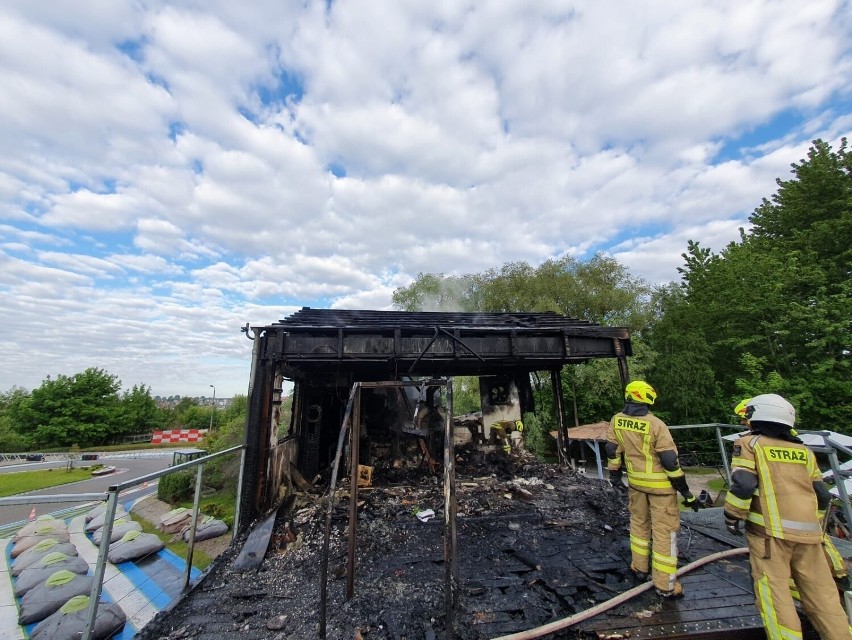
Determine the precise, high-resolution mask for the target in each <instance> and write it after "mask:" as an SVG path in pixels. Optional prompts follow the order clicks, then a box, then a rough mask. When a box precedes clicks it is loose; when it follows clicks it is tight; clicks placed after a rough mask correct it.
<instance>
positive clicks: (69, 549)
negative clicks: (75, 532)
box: [12, 538, 77, 576]
mask: <svg viewBox="0 0 852 640" xmlns="http://www.w3.org/2000/svg"><path fill="white" fill-rule="evenodd" d="M55 551H56V552H59V553H64V554H65V555H66V556H76V555H77V547H76V546H74V544H73V543H71V542H59V540H57V539H56V538H47V539H46V540H42V541H41V542H39V543H38V544H36V545H35V546H33V547H32V548H30V549H27V550H26V551H25V552H24V553H22V554H21V555H19V556H18V557H17V558H15V560H13V561H12V575H13V576H18V575H20V573H21V571H23V570H24V569H26V568H27V567H29V566H31V565H33V564H34V563H36V562H38V561H39V560H41V559H42V558H43V557H44V556H46V555H47V554H48V553H53V552H55Z"/></svg>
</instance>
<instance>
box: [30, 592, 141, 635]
mask: <svg viewBox="0 0 852 640" xmlns="http://www.w3.org/2000/svg"><path fill="white" fill-rule="evenodd" d="M89 602H90V599H89V596H74V597H73V598H71V599H70V600H68V602H66V603H65V604H64V605H62V607H61V608H60V609H59V611H57V612H56V613H53V614H51V615H50V616H49V617H47V618H45V619H44V620H42V621H41V622H40V623H39V624H38V625H37V626H36V628H35V629H33V632H32V635H31V636H30V638H32V640H78V639H79V638H81V637H83V631H84V629H85V628H86V616H87V615H88V613H89ZM125 622H127V616H126V615H125V614H124V611H122V610H121V607H119V606H118V605H117V604H113V603H107V602H104V601H101V602H99V603H98V615H97V617H96V618H95V628H94V629H93V630H92V633H91V635H90V636H89V637H90V638H91V639H92V640H106V638H109V637H111V636H113V635H115V634H116V633H118V632H119V631H120V630H121V628H122V627H123V626H124V623H125Z"/></svg>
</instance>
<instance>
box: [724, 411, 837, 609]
mask: <svg viewBox="0 0 852 640" xmlns="http://www.w3.org/2000/svg"><path fill="white" fill-rule="evenodd" d="M749 402H751V398H746V399H744V400H741V401H740V402H739V403H738V404H737V405H736V406H735V407H734V413H736V414H737V416H739V419H740V424H742V425H744V426H747V427H749V428H751V427H750V426H749V422H748V419H747V418H746V407H748V404H749ZM790 434H791V435H793V436H797V435H798V433H796V430H795V429H790ZM825 511H826V509H820V510H819V511H818V512H817V517H818V518H819V520H820V522H824V521H825ZM822 550H823V553H824V554H825V559H826V560H827V561H828V566H829V568H830V569H831V575H832V577H833V578H834V583H835V584H836V585H837V588H838V589H839V590H840V591H849V589H850V587H852V582H850V580H849V572H848V570H847V569H846V561H845V560H844V559H843V556H842V555H840V552H839V551H838V550H837V547H835V546H834V543H833V542H832V541H831V537H830V536H829V535H828V534H827V533H825V530H824V528H823V534H822ZM790 590H791V592H792V594H793V597H794V598H795V599H796V600H801V598H800V597H799V590H798V589H797V588H796V585H795V584H791V585H790Z"/></svg>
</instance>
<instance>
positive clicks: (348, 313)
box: [252, 307, 632, 379]
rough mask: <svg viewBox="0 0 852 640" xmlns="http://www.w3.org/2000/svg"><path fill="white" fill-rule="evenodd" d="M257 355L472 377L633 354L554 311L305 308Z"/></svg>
mask: <svg viewBox="0 0 852 640" xmlns="http://www.w3.org/2000/svg"><path fill="white" fill-rule="evenodd" d="M252 330H253V331H254V332H255V334H256V335H257V334H260V335H262V336H263V339H264V342H263V346H262V349H263V351H264V355H265V356H266V357H268V358H271V359H272V360H276V361H279V362H281V361H283V362H284V366H285V370H286V371H287V373H290V374H293V373H294V372H298V371H302V372H307V371H314V372H316V371H317V370H322V369H325V370H328V371H332V370H333V371H338V372H344V371H347V370H349V371H361V372H367V375H366V376H363V378H375V379H387V377H388V375H392V377H393V378H394V379H395V378H396V377H397V376H398V375H400V374H415V375H475V374H481V373H486V372H490V373H495V372H497V371H499V370H501V369H516V368H522V369H527V370H530V371H532V370H547V369H558V368H560V367H561V366H562V365H563V364H567V363H577V362H584V361H586V360H588V359H590V358H616V357H626V356H630V355H632V352H631V346H630V334H629V332H628V330H627V329H625V328H623V327H605V326H602V325H599V324H596V323H594V322H588V321H585V320H578V319H576V318H569V317H567V316H562V315H559V314H558V313H553V312H546V313H447V312H407V311H369V310H338V309H311V308H308V307H305V308H303V309H301V310H299V311H297V312H296V313H294V314H293V315H291V316H289V317H287V318H285V319H283V320H281V321H279V322H278V323H276V324H273V325H270V326H267V327H252Z"/></svg>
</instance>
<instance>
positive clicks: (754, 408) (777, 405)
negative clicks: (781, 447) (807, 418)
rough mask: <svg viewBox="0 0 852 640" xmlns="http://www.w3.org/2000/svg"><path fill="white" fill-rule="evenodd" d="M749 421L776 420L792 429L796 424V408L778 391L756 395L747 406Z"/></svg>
mask: <svg viewBox="0 0 852 640" xmlns="http://www.w3.org/2000/svg"><path fill="white" fill-rule="evenodd" d="M746 418H747V419H748V420H749V422H775V423H777V424H783V425H787V426H788V427H790V428H791V429H792V428H793V425H794V424H796V409H794V408H793V405H792V404H790V403H789V402H787V400H785V399H784V398H782V397H781V396H779V395H778V394H777V393H763V394H761V395H759V396H754V397H753V398H752V399H751V400H749V402H748V407H746Z"/></svg>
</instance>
